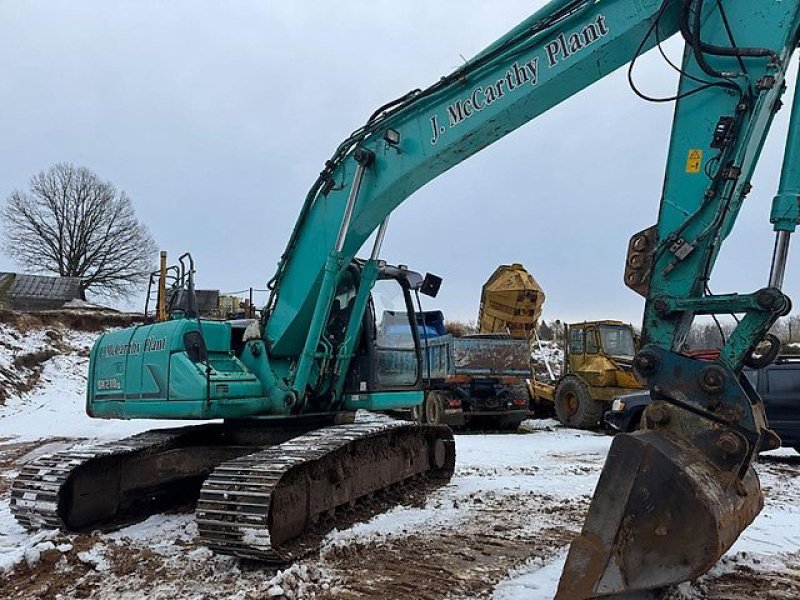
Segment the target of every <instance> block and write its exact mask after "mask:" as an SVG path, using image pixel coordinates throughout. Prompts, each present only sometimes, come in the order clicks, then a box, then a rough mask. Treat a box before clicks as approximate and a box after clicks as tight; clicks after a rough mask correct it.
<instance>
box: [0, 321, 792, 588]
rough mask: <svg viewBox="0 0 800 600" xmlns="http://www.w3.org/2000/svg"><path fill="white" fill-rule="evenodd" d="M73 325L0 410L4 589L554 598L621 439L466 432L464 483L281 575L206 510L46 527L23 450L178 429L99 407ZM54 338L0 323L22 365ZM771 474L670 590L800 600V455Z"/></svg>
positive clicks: (82, 340) (3, 354)
mask: <svg viewBox="0 0 800 600" xmlns="http://www.w3.org/2000/svg"><path fill="white" fill-rule="evenodd" d="M62 334H63V335H62V336H61V338H60V339H59V340H58V346H59V348H60V352H61V353H60V354H58V355H56V356H54V357H52V358H49V359H47V360H45V361H44V363H43V366H42V368H41V372H40V373H39V376H40V379H39V380H38V381H37V382H36V385H35V386H34V388H33V389H32V390H30V391H27V392H24V393H19V394H16V395H13V394H12V395H11V396H9V397H8V398H7V399H6V402H5V405H4V406H0V439H2V438H5V439H4V441H3V442H2V443H0V572H2V573H3V575H4V576H3V577H0V597H9V598H36V597H43V598H45V597H47V598H50V597H53V596H55V595H56V594H61V595H62V596H63V597H65V598H68V597H92V598H101V599H107V598H108V599H110V598H141V597H145V596H146V597H150V598H165V599H166V598H170V599H172V598H199V597H203V598H208V599H212V598H220V599H222V598H225V599H234V598H235V599H237V600H255V599H256V598H259V599H260V598H265V597H270V594H275V596H274V597H277V598H281V597H286V598H289V597H291V596H294V597H295V598H307V597H311V594H312V592H313V594H315V597H316V598H345V599H350V598H353V599H354V598H371V597H382V598H401V597H402V598H405V597H409V598H411V597H413V598H422V599H431V600H433V599H444V598H494V599H496V600H522V599H523V598H524V599H526V600H543V599H550V598H552V597H553V594H554V591H555V588H556V586H557V583H558V578H559V576H560V572H561V568H562V567H563V563H564V560H565V557H566V549H567V546H568V544H569V541H570V540H571V539H572V537H573V536H574V535H575V534H576V533H577V531H578V530H579V529H580V526H581V523H582V519H583V516H584V514H585V511H586V509H587V508H588V505H589V501H590V498H591V494H592V493H593V490H594V486H595V485H596V483H597V479H598V477H599V474H600V471H601V469H602V466H603V462H604V460H605V456H606V453H607V452H608V448H609V446H610V444H611V438H610V437H609V436H605V435H601V434H593V433H587V432H578V431H574V430H568V429H564V428H561V427H560V426H558V424H557V423H556V422H555V421H528V422H526V423H525V424H524V426H523V430H524V431H525V432H526V433H519V434H508V435H484V434H464V435H457V436H456V445H457V465H456V472H455V475H454V477H453V478H452V480H451V481H450V483H448V484H447V485H445V486H444V487H442V488H439V489H437V490H435V491H434V492H432V493H431V494H429V496H428V497H427V498H426V499H425V500H424V501H423V502H421V503H419V504H414V505H409V506H399V507H396V508H394V509H392V510H390V511H388V512H386V513H383V514H380V515H378V516H376V517H374V518H372V519H370V520H369V521H367V522H365V523H359V524H355V525H353V526H351V527H347V528H344V529H342V530H340V531H333V532H331V533H330V534H328V536H327V537H326V538H325V540H324V541H323V544H322V548H321V552H320V553H319V554H314V555H311V556H309V557H307V558H305V559H303V560H301V561H298V563H296V564H295V565H294V566H292V567H291V568H289V569H286V570H284V571H281V572H278V571H275V570H274V569H271V568H268V567H263V566H257V565H252V564H247V563H240V562H239V561H238V560H235V559H232V558H230V557H224V556H219V555H216V554H214V553H212V552H211V551H210V550H208V549H207V548H205V547H203V546H202V545H200V544H199V541H198V539H197V525H196V523H195V519H194V516H193V515H192V514H173V515H156V516H153V517H151V518H149V519H147V520H146V521H144V522H142V523H139V524H135V525H131V526H129V527H125V528H123V529H121V530H119V531H116V532H112V533H99V532H95V533H91V534H64V533H59V532H55V531H45V532H38V533H34V534H31V533H29V532H26V531H24V530H23V529H22V528H21V527H20V526H19V525H17V523H16V522H15V521H14V519H13V517H12V515H11V513H10V510H9V496H8V487H9V485H10V483H11V480H12V478H13V476H14V475H15V474H16V472H17V471H18V470H19V468H20V465H19V463H18V462H15V461H18V460H19V459H21V458H22V457H24V456H25V455H26V454H28V453H29V452H30V451H31V450H34V449H36V448H39V451H40V452H44V451H47V450H48V448H50V447H51V446H53V445H55V443H56V441H57V440H61V441H60V442H58V443H59V444H61V447H63V446H64V445H65V444H71V443H86V442H87V440H96V439H108V438H114V437H122V436H124V435H128V434H129V433H133V432H137V431H141V430H143V429H149V428H152V427H153V426H154V425H155V426H170V425H173V423H169V422H163V421H155V422H145V421H132V422H125V421H99V420H93V419H89V418H88V417H86V416H85V412H84V405H83V404H84V395H85V385H86V383H85V371H86V367H87V364H88V359H87V352H86V349H87V348H88V346H89V345H90V344H91V343H92V341H93V339H94V337H95V334H85V333H75V332H62ZM48 346H53V339H51V338H50V337H47V335H45V333H44V332H37V331H33V332H29V333H28V334H26V336H24V338H19V336H18V337H17V338H13V337H12V336H10V334H9V333H8V330H7V328H4V327H0V367H3V368H5V369H6V373H8V372H11V370H12V369H13V368H14V362H15V357H16V356H19V355H20V354H30V353H35V352H38V351H40V350H42V349H46V348H47V347H48ZM12 376H13V373H12ZM65 438H67V440H66V441H64V439H65ZM37 440H38V441H37ZM43 444H44V445H43ZM757 470H758V473H759V477H760V478H761V482H762V486H763V489H764V493H765V497H766V507H765V509H764V511H762V513H761V514H760V515H759V516H758V517H757V519H756V521H755V523H754V524H753V525H752V526H751V527H749V528H748V529H747V530H746V531H745V533H744V534H743V535H742V536H741V538H740V540H739V541H738V542H737V543H736V545H735V546H734V547H733V548H732V549H731V551H730V552H729V553H728V554H727V556H726V557H725V558H724V559H723V560H722V561H720V563H719V564H718V565H717V566H716V567H715V568H714V569H713V570H712V572H711V573H709V574H708V575H707V576H706V577H704V578H702V579H701V580H700V581H698V582H696V583H693V584H684V585H682V586H679V587H678V588H676V589H674V590H672V591H671V592H670V594H671V595H670V596H668V597H669V598H670V599H671V600H702V599H711V598H722V597H724V598H729V599H736V600H739V599H744V598H762V597H763V598H769V599H770V600H772V599H773V598H775V599H778V598H781V599H782V598H795V597H800V595H799V594H800V584H798V582H800V487H799V486H798V485H797V483H798V482H799V481H800V479H798V477H800V456H798V455H796V454H795V453H794V451H792V450H781V451H777V452H774V453H770V454H769V455H768V456H765V457H764V458H763V460H762V461H761V463H760V464H759V465H758V466H757ZM787 574H788V575H787ZM793 586H794V587H793ZM762 589H763V590H772V589H777V590H779V591H781V593H783V594H784V595H783V596H781V595H765V594H766V592H764V593H763V594H762V592H761V591H759V590H762ZM721 590H723V591H724V593H723V592H722V591H721ZM786 590H788V591H786ZM287 591H288V592H291V594H287V593H286V592H287ZM795 592H797V593H795ZM281 594H283V595H281Z"/></svg>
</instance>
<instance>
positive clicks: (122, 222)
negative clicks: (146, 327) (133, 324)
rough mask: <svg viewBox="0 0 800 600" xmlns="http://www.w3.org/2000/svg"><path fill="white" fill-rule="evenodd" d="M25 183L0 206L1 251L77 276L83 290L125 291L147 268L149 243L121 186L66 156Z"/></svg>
mask: <svg viewBox="0 0 800 600" xmlns="http://www.w3.org/2000/svg"><path fill="white" fill-rule="evenodd" d="M29 185H30V189H29V190H28V191H25V192H21V191H18V190H15V191H14V192H12V193H11V195H10V196H9V197H8V202H7V204H6V206H5V208H4V209H3V212H2V217H3V221H4V225H5V236H4V239H3V250H4V252H5V253H6V254H7V255H8V256H10V257H11V258H13V259H14V260H15V261H16V262H18V263H20V264H21V265H23V266H25V267H27V268H29V269H32V270H34V271H38V272H51V273H57V274H59V275H62V276H69V277H80V278H81V279H82V280H83V285H82V288H81V291H82V292H83V293H84V295H85V292H86V290H92V291H93V292H96V293H98V294H100V295H105V296H112V297H124V296H127V295H130V294H131V293H132V292H133V291H134V289H135V287H136V286H137V284H139V283H140V282H141V281H142V280H143V279H144V278H145V276H146V274H147V272H148V271H150V270H151V269H152V265H154V263H155V254H156V245H155V242H154V241H153V238H152V236H151V235H150V231H149V230H148V229H147V226H146V225H144V224H143V223H141V222H140V221H139V220H138V219H137V218H136V214H135V212H134V210H133V206H132V205H131V201H130V199H129V198H128V196H127V195H126V194H125V192H121V191H118V190H117V189H116V188H115V187H114V186H113V185H112V184H111V183H109V182H107V181H102V180H101V179H100V178H99V177H98V176H97V175H96V174H95V173H93V172H92V171H90V170H89V169H87V168H85V167H76V166H75V165H72V164H68V163H59V164H56V165H53V166H52V167H50V168H49V169H47V170H46V171H42V172H41V173H39V174H38V175H34V176H33V177H32V178H31V180H30V184H29Z"/></svg>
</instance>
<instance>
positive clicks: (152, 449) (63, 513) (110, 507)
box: [10, 423, 257, 531]
mask: <svg viewBox="0 0 800 600" xmlns="http://www.w3.org/2000/svg"><path fill="white" fill-rule="evenodd" d="M254 450H257V448H256V449H254V448H253V447H247V446H238V445H232V444H229V443H226V435H225V430H224V426H223V425H222V424H221V423H214V424H207V425H196V426H189V427H183V428H177V429H160V430H154V431H147V432H145V433H141V434H138V435H134V436H132V437H129V438H125V439H122V440H118V441H113V442H108V443H104V444H94V445H78V446H75V447H73V448H70V449H68V450H63V451H60V452H56V453H53V454H46V455H43V456H40V457H38V458H37V459H35V460H33V461H31V462H30V463H28V464H26V465H24V466H23V467H21V469H20V473H19V475H18V476H17V477H16V478H15V479H14V482H13V483H12V485H11V502H10V504H11V506H10V508H11V512H12V514H13V515H14V517H15V518H16V519H17V521H18V522H19V523H20V524H21V525H22V526H23V527H25V528H27V529H43V528H47V529H63V530H66V531H82V530H86V529H95V528H113V527H119V526H121V525H125V524H127V523H131V522H133V521H136V520H139V519H141V518H142V517H146V516H148V515H149V514H153V513H154V512H157V511H158V510H162V509H173V508H176V507H180V506H191V505H192V504H193V503H194V500H195V499H196V497H197V493H198V491H199V488H200V485H201V483H202V481H203V479H205V477H206V476H207V475H208V473H210V472H211V470H212V469H213V468H214V467H215V466H216V465H218V464H219V463H221V462H223V461H225V460H228V459H230V458H232V457H234V456H240V455H242V454H245V453H248V452H253V451H254Z"/></svg>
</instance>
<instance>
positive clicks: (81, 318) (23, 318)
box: [0, 310, 144, 333]
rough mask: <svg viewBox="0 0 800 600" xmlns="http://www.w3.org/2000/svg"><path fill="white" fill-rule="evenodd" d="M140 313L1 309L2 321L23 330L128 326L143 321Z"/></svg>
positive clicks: (0, 321) (93, 328) (94, 328)
mask: <svg viewBox="0 0 800 600" xmlns="http://www.w3.org/2000/svg"><path fill="white" fill-rule="evenodd" d="M143 321H144V316H143V315H141V314H139V313H118V312H104V311H87V310H48V311H42V312H21V311H14V310H0V323H4V324H6V325H10V326H12V327H14V328H16V329H18V330H19V331H21V332H23V333H24V332H27V331H30V330H32V329H41V328H44V327H63V328H66V329H72V330H75V331H89V332H93V331H102V330H104V329H108V328H109V327H127V326H129V325H133V324H135V323H142V322H143Z"/></svg>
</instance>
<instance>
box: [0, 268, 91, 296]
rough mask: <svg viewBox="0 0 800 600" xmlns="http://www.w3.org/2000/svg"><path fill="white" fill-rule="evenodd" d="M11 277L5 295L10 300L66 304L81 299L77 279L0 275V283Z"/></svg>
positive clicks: (12, 274)
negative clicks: (32, 300) (34, 300)
mask: <svg viewBox="0 0 800 600" xmlns="http://www.w3.org/2000/svg"><path fill="white" fill-rule="evenodd" d="M11 277H13V283H12V284H11V286H10V287H9V288H8V292H7V294H8V297H9V298H11V299H12V300H17V299H23V298H30V299H46V300H53V301H62V302H68V301H70V300H73V299H75V298H80V297H81V280H80V278H79V277H51V276H48V275H25V274H21V273H16V274H15V273H0V281H2V280H5V281H8V279H9V278H11Z"/></svg>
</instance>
